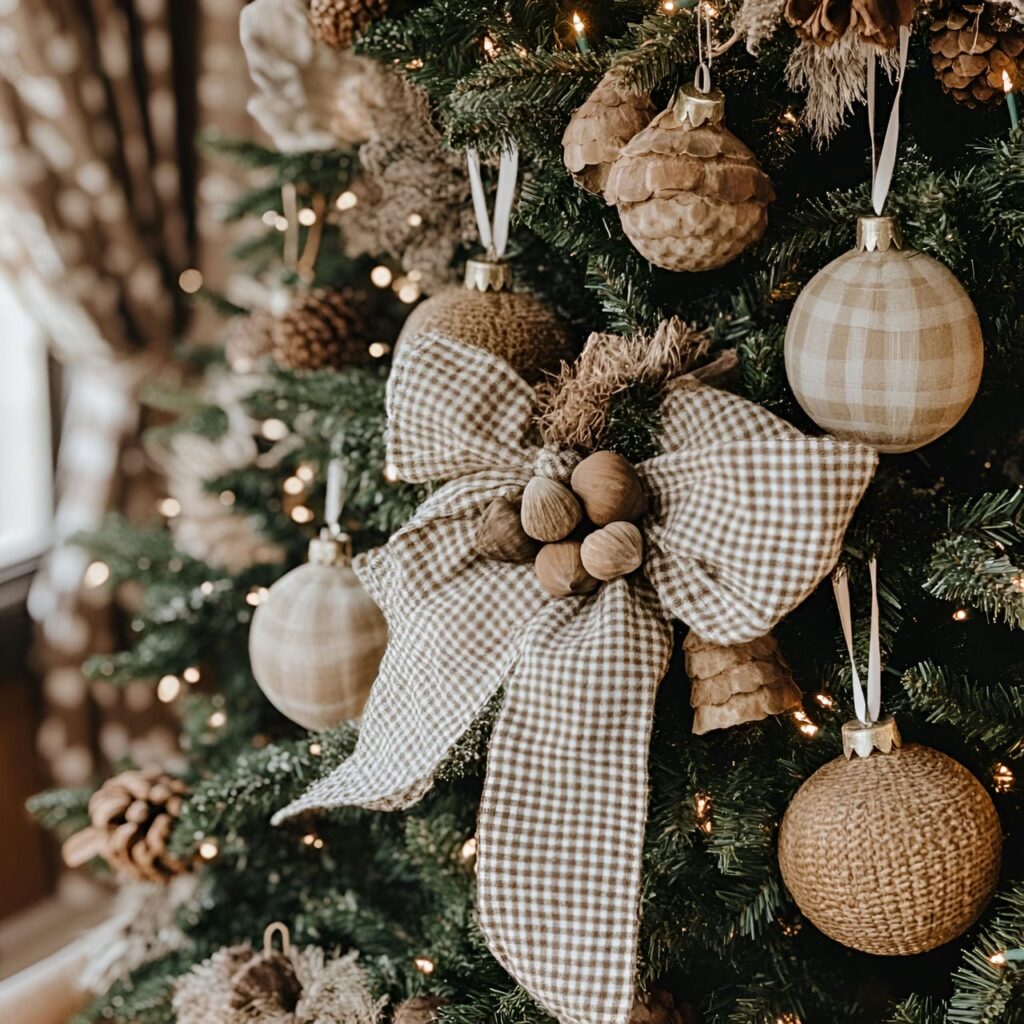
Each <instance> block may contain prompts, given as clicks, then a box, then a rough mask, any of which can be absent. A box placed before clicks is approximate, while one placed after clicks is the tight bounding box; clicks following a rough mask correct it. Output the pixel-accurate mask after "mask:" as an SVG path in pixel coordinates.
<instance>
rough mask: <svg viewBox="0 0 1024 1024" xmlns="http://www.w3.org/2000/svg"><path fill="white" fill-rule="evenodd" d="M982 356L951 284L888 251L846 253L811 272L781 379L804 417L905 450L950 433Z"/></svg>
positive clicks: (963, 295) (972, 323) (935, 265)
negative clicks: (784, 373)
mask: <svg viewBox="0 0 1024 1024" xmlns="http://www.w3.org/2000/svg"><path fill="white" fill-rule="evenodd" d="M879 219H881V218H879ZM983 355H984V353H983V345H982V338H981V325H980V324H979V323H978V314H977V313H976V312H975V310H974V306H973V304H972V303H971V300H970V298H969V297H968V295H967V292H965V291H964V289H963V286H962V285H961V284H960V282H959V281H958V280H957V279H956V278H955V277H954V276H953V274H952V273H951V272H950V271H949V270H948V269H947V268H946V267H944V266H943V265H942V264H941V263H939V262H938V261H937V260H934V259H932V257H930V256H927V255H925V254H924V253H921V252H915V251H914V250H913V249H900V248H898V247H897V246H896V245H895V244H894V245H892V246H890V247H889V248H887V249H886V251H878V250H876V251H870V252H869V251H867V250H866V249H864V248H860V249H853V250H851V251H850V252H847V253H845V254H844V255H842V256H840V257H839V258H838V259H836V260H833V262H831V263H830V264H829V265H828V266H827V267H825V268H824V269H823V270H821V271H819V272H818V273H817V274H816V275H815V276H814V277H813V278H812V279H811V281H810V282H809V283H808V285H807V287H806V288H804V290H803V291H802V292H801V293H800V296H799V298H798V299H797V301H796V305H795V306H794V307H793V313H792V315H791V316H790V319H789V326H788V328H787V330H786V374H787V376H788V377H789V383H790V386H791V387H792V388H793V393H794V394H795V395H796V398H797V401H798V402H799V403H800V405H801V406H802V407H803V409H804V411H805V412H806V413H807V415H808V416H810V417H811V419H813V420H814V422H815V423H817V424H818V426H820V427H822V428H823V429H824V430H827V431H829V432H830V433H832V434H834V435H835V436H836V437H840V438H843V439H845V440H851V441H861V442H862V443H864V444H869V445H871V446H872V447H873V448H875V449H876V450H878V451H880V452H908V451H912V450H913V449H915V448H920V447H921V446H922V445H926V444H928V443H930V442H931V441H934V440H935V439H936V438H938V437H941V436H942V435H943V434H945V433H946V431H947V430H950V429H951V428H952V427H953V426H955V425H956V424H957V423H958V422H959V420H960V419H961V417H962V416H963V415H964V413H965V412H966V411H967V409H968V407H969V406H970V404H971V402H972V401H973V400H974V396H975V394H976V393H977V390H978V384H979V383H980V381H981V368H982V361H983Z"/></svg>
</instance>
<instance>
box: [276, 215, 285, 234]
mask: <svg viewBox="0 0 1024 1024" xmlns="http://www.w3.org/2000/svg"><path fill="white" fill-rule="evenodd" d="M274 227H275V228H276V229H277V230H278V231H280V232H282V233H284V232H285V231H287V230H288V218H287V217H282V216H281V214H278V215H277V216H276V217H275V218H274Z"/></svg>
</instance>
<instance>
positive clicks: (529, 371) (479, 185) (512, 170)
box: [398, 151, 571, 382]
mask: <svg viewBox="0 0 1024 1024" xmlns="http://www.w3.org/2000/svg"><path fill="white" fill-rule="evenodd" d="M517 167H518V157H517V156H516V155H515V154H514V152H513V153H504V154H502V158H501V169H500V171H499V177H498V193H497V198H496V200H495V210H494V223H493V226H492V224H491V223H490V221H488V219H487V216H486V209H487V201H486V196H485V194H484V188H483V182H482V179H481V176H480V162H479V158H478V157H477V156H476V154H475V153H474V152H472V151H471V152H470V154H469V168H470V184H471V186H472V189H473V206H474V209H475V211H476V215H477V226H478V228H479V230H480V240H481V242H482V243H483V245H484V248H485V249H486V250H487V255H486V257H484V258H480V259H471V260H469V261H467V263H466V281H465V287H460V286H457V285H456V286H453V287H451V288H445V289H443V290H442V291H440V292H438V293H437V294H436V295H433V296H431V297H430V298H429V299H426V300H425V301H424V302H421V303H420V304H419V305H418V306H417V307H416V308H415V309H414V310H413V311H412V313H410V314H409V317H408V319H407V320H406V321H405V325H404V326H403V327H402V332H401V334H400V335H399V337H398V346H399V347H401V346H402V345H403V344H407V343H408V342H409V340H410V339H412V338H417V337H421V336H423V335H428V334H438V335H443V336H444V337H446V338H453V339H455V340H456V341H461V342H463V343H464V344H466V345H472V346H473V347H474V348H481V349H484V351H486V352H490V353H491V354H492V355H496V356H498V357H499V358H500V359H504V360H505V362H506V363H508V364H509V365H510V366H511V367H512V369H514V370H515V371H516V373H518V374H519V375H520V376H521V377H523V378H524V379H525V380H528V381H531V382H532V381H536V380H538V379H540V378H541V377H542V376H543V375H544V374H545V373H546V372H553V371H555V370H557V369H558V367H559V366H560V365H561V363H562V360H563V359H568V358H569V356H570V355H571V345H570V340H569V332H568V331H567V330H566V327H565V324H564V323H563V321H562V319H561V318H560V317H559V316H558V314H557V313H555V311H554V310H552V309H551V308H550V307H548V306H547V305H545V304H544V303H543V302H541V300H540V299H538V298H537V297H536V296H535V295H531V294H529V293H527V292H517V291H513V290H512V284H513V280H512V268H511V267H510V266H509V265H508V264H507V263H506V262H504V260H503V259H502V256H503V254H504V251H505V244H506V242H507V239H508V224H509V218H510V217H511V213H512V199H513V197H514V195H515V181H516V170H517Z"/></svg>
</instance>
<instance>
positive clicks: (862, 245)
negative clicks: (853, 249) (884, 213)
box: [857, 215, 903, 252]
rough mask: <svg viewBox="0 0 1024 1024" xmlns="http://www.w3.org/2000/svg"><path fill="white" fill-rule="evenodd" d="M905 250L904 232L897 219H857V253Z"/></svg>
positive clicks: (870, 217)
mask: <svg viewBox="0 0 1024 1024" xmlns="http://www.w3.org/2000/svg"><path fill="white" fill-rule="evenodd" d="M902 248H903V232H902V231H900V226H899V224H898V223H897V221H896V218H895V217H875V216H873V215H866V216H861V217H858V218H857V251H858V252H888V251H889V250H890V249H902Z"/></svg>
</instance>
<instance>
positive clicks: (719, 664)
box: [683, 630, 801, 736]
mask: <svg viewBox="0 0 1024 1024" xmlns="http://www.w3.org/2000/svg"><path fill="white" fill-rule="evenodd" d="M683 650H684V651H685V652H686V674H687V675H688V676H689V677H690V705H691V706H692V707H693V709H694V712H693V731H694V732H695V733H696V734H697V735H698V736H699V735H702V734H703V733H706V732H711V731H712V730H713V729H728V728H729V727H730V726H732V725H741V724H742V723H744V722H759V721H760V720H761V719H762V718H767V717H768V716H769V715H777V714H779V713H780V712H782V711H789V710H791V709H792V708H796V707H799V706H800V697H801V694H800V689H799V687H798V686H797V685H796V683H795V682H794V681H793V676H792V674H791V672H790V670H789V666H788V665H787V664H786V659H785V658H783V656H782V651H780V650H779V645H778V642H777V641H776V640H775V637H774V636H772V635H771V633H769V634H768V635H767V636H762V637H758V638H757V639H756V640H751V641H749V642H748V643H745V644H732V645H730V646H728V647H723V646H722V645H720V644H713V643H709V642H708V641H707V640H702V639H701V638H700V637H699V636H697V634H696V633H694V632H693V631H692V630H691V632H690V633H689V634H687V637H686V639H685V640H684V641H683Z"/></svg>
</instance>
